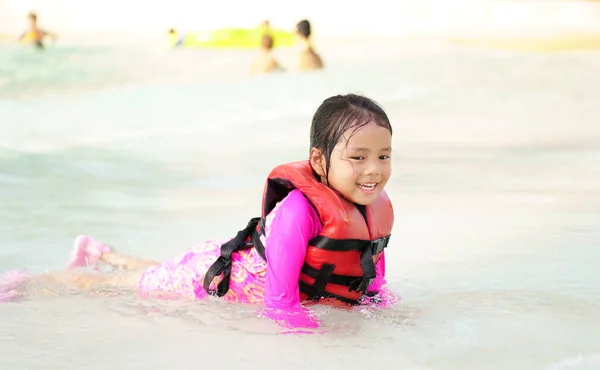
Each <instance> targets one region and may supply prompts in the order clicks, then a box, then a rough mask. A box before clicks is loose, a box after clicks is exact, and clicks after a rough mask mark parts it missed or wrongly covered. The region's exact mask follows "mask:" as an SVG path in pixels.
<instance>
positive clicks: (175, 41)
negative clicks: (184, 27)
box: [167, 28, 184, 48]
mask: <svg viewBox="0 0 600 370" xmlns="http://www.w3.org/2000/svg"><path fill="white" fill-rule="evenodd" d="M167 35H168V37H169V46H171V47H173V48H174V47H176V46H183V38H184V37H183V36H180V35H179V33H178V32H177V31H175V29H173V28H171V29H170V30H169V32H168V33H167Z"/></svg>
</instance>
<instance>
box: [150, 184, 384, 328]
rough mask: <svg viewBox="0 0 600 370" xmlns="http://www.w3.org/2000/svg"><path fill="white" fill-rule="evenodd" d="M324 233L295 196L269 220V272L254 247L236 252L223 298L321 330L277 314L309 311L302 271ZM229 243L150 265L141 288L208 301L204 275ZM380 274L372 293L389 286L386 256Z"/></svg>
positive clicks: (307, 206) (312, 213)
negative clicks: (312, 245)
mask: <svg viewBox="0 0 600 370" xmlns="http://www.w3.org/2000/svg"><path fill="white" fill-rule="evenodd" d="M320 232H321V222H320V220H319V217H318V215H317V212H316V211H315V210H314V208H313V207H312V206H311V205H310V203H309V202H308V200H307V199H306V197H304V195H303V194H302V193H301V192H300V191H299V190H293V191H292V192H290V194H288V196H287V197H285V198H284V199H283V200H282V201H281V202H279V203H278V204H277V206H276V207H275V208H274V209H273V211H271V213H269V215H268V216H267V217H266V225H265V234H266V235H265V236H264V237H263V244H264V245H265V250H266V255H267V260H268V261H269V264H268V268H267V263H266V262H265V261H264V260H263V259H262V258H261V257H260V255H259V254H258V252H257V251H256V250H255V249H254V248H252V249H247V250H241V251H239V252H236V253H234V254H233V262H232V272H231V281H230V285H229V291H228V292H227V294H225V296H223V298H224V299H226V300H229V301H235V302H244V303H260V302H264V305H265V307H266V308H267V311H270V312H271V313H272V314H267V315H268V316H270V317H271V318H274V319H276V320H277V321H278V322H280V324H283V325H285V326H294V327H298V326H303V327H316V323H315V322H313V323H312V324H310V323H308V322H304V323H300V322H294V323H293V322H292V321H298V320H292V319H291V317H290V315H285V314H284V316H287V318H282V317H274V315H275V316H277V315H282V309H283V310H284V312H287V313H294V312H296V313H297V311H302V312H303V311H304V309H303V308H302V306H301V305H300V290H299V288H298V281H299V278H300V269H301V268H302V265H303V263H304V257H305V254H306V248H307V246H308V241H309V240H311V239H313V238H314V237H316V236H317V235H318V234H319V233H320ZM226 241H227V240H221V241H209V242H205V243H202V244H199V245H196V246H194V247H192V248H191V249H190V250H188V251H187V252H186V253H184V254H182V255H180V256H177V257H175V258H173V259H171V260H168V261H165V262H163V263H162V264H160V265H157V266H153V267H150V268H149V269H148V270H146V271H145V272H144V274H143V275H142V277H141V279H140V282H139V288H140V290H141V291H142V292H147V293H152V294H156V293H158V294H160V295H161V296H164V295H166V296H184V297H189V298H204V297H206V296H207V293H206V291H205V290H204V288H203V286H202V284H203V279H204V274H205V273H206V271H207V270H208V268H209V267H210V266H211V265H212V263H213V262H214V261H215V260H216V259H217V258H218V257H219V255H220V247H221V244H223V243H225V242H226ZM376 271H377V277H376V278H375V279H374V281H373V283H372V284H371V285H370V286H369V289H368V291H369V292H374V291H381V290H382V288H383V285H384V284H385V255H383V256H382V257H381V258H380V260H379V262H378V263H377V264H376ZM219 281H220V278H219V277H217V278H216V279H215V280H214V281H213V283H212V284H211V288H212V289H214V288H216V285H217V284H218V283H219ZM381 298H383V299H385V298H384V297H383V296H381ZM388 301H389V303H391V300H388ZM278 311H279V313H276V312H278ZM282 321H284V322H282ZM301 321H302V320H301ZM285 322H287V324H285Z"/></svg>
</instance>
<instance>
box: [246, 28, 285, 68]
mask: <svg viewBox="0 0 600 370" xmlns="http://www.w3.org/2000/svg"><path fill="white" fill-rule="evenodd" d="M283 70H284V69H283V68H282V67H281V66H280V65H279V63H278V62H277V60H276V59H275V57H274V56H273V37H272V36H271V35H268V34H264V35H262V37H261V40H260V55H259V56H258V57H257V58H256V59H255V60H254V62H252V65H251V66H250V74H255V73H270V72H282V71H283Z"/></svg>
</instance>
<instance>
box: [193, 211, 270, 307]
mask: <svg viewBox="0 0 600 370" xmlns="http://www.w3.org/2000/svg"><path fill="white" fill-rule="evenodd" d="M259 221H260V217H255V218H253V219H251V220H250V222H248V225H247V226H246V228H244V229H243V230H240V231H239V232H238V233H237V235H236V236H235V237H234V238H233V239H231V240H229V241H228V242H227V243H225V244H223V245H221V255H220V256H219V258H217V260H216V261H215V263H213V264H212V265H211V266H210V267H209V269H208V270H207V271H206V274H205V275H204V290H206V293H208V294H209V295H216V296H218V297H222V296H224V295H225V294H226V293H227V291H229V281H230V279H231V255H232V254H233V252H235V251H239V250H244V249H249V248H252V247H253V245H252V243H246V241H247V240H248V237H250V234H252V233H253V232H256V227H257V225H258V222H259ZM221 274H223V280H221V282H220V283H219V284H218V285H217V289H216V290H211V289H210V284H211V283H212V282H213V280H214V279H215V277H217V276H219V275H221Z"/></svg>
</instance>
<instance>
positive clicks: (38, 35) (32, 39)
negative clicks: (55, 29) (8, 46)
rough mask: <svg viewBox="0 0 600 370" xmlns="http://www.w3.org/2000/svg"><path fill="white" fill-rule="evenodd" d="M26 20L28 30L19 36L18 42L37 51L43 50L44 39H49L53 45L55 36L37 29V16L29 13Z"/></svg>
mask: <svg viewBox="0 0 600 370" xmlns="http://www.w3.org/2000/svg"><path fill="white" fill-rule="evenodd" d="M27 19H28V20H29V29H28V30H27V31H25V32H23V33H22V34H21V36H19V40H18V41H20V42H25V43H29V44H33V45H35V46H36V47H37V48H39V49H43V48H44V38H45V37H50V38H51V39H52V42H53V43H55V42H56V39H57V36H56V34H55V33H52V32H48V31H44V30H42V29H41V28H39V27H38V24H37V14H35V13H34V12H30V13H29V14H28V15H27Z"/></svg>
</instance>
